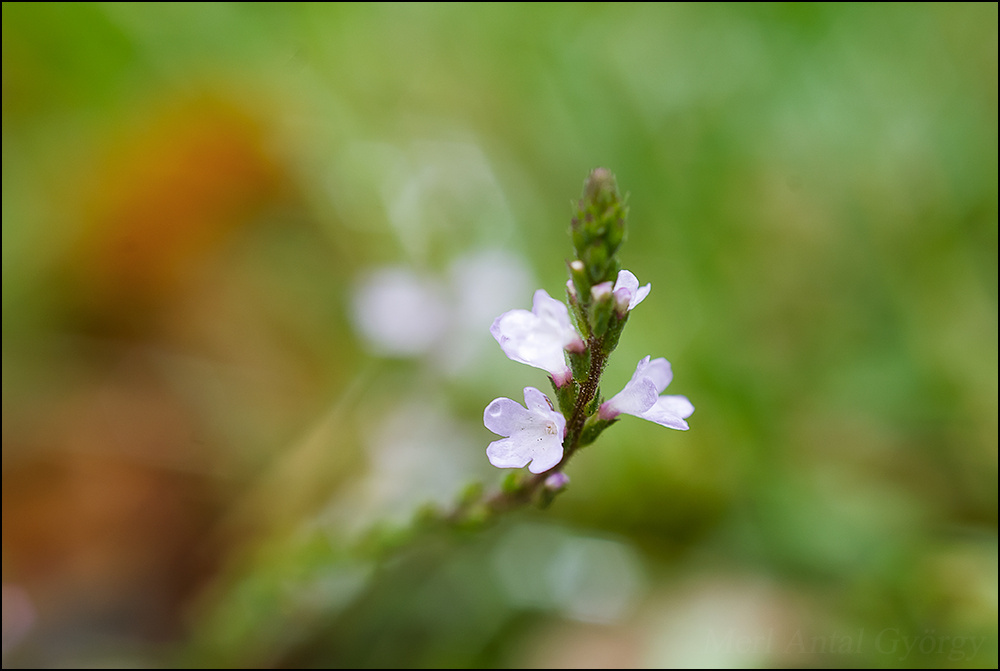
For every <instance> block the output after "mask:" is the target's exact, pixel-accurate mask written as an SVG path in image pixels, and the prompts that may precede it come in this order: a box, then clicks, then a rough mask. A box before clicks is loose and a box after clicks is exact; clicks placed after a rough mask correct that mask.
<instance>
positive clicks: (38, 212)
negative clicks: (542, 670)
mask: <svg viewBox="0 0 1000 671" xmlns="http://www.w3.org/2000/svg"><path fill="white" fill-rule="evenodd" d="M2 36H3V47H2V48H3V176H2V180H3V181H2V183H3V203H2V212H3V232H2V234H3V239H2V242H3V251H2V255H3V271H2V272H3V275H2V280H3V289H2V291H3V464H4V465H3V492H4V493H3V497H4V499H3V501H4V503H3V516H4V517H3V581H4V585H5V588H4V589H5V598H4V604H5V605H4V609H5V610H4V663H5V665H8V664H13V665H22V666H53V665H63V664H74V665H76V664H92V663H112V662H124V663H128V664H162V663H164V661H165V660H177V659H182V660H185V661H186V662H187V663H190V664H196V665H197V664H202V663H207V664H213V665H223V666H230V665H241V664H252V665H254V666H269V665H310V666H312V665H322V666H345V667H352V666H459V667H464V666H503V665H510V666H532V665H536V666H537V665H542V666H558V665H563V664H565V665H567V666H573V665H577V666H579V665H592V666H599V665H607V666H683V665H701V666H719V665H722V666H798V665H805V666H830V665H844V666H851V667H855V666H859V667H863V666H869V665H874V666H907V667H923V666H949V667H951V666H957V667H964V666H976V667H978V666H986V667H989V666H995V665H996V661H997V596H996V594H997V578H996V575H997V503H998V502H997V479H996V473H997V373H996V371H997V345H996V343H997V289H996V287H997V177H998V176H997V9H996V5H995V4H988V5H976V4H960V5H923V4H920V5H882V4H876V5H825V4H800V3H795V4H754V5H749V6H744V5H708V6H705V5H688V4H680V5H673V4H671V5H642V4H638V5H622V6H619V5H564V4H543V5H529V4H523V5H513V6H511V5H450V4H449V5H433V4H432V5H409V4H405V5H381V4H378V5H355V4H346V5H342V4H336V5H314V4H301V5H286V4H280V5H279V4H215V5H207V6H203V5H197V6H195V5H183V4H178V5H174V4H171V5H135V4H73V5H64V4H44V3H38V4H35V3H32V4H21V3H4V5H3V26H2ZM598 165H603V166H606V167H609V168H610V169H612V170H613V171H614V172H615V174H616V175H617V177H618V180H619V183H620V184H621V186H622V188H623V189H624V190H626V191H629V192H630V194H631V195H630V201H629V202H630V205H631V220H630V233H629V241H628V242H627V243H626V245H625V246H624V248H623V251H622V258H623V261H624V263H625V265H626V267H628V268H629V269H630V270H633V271H634V272H635V273H636V274H637V275H638V277H639V278H640V280H641V281H642V282H643V283H645V282H647V281H648V282H652V284H653V292H652V294H651V295H650V298H649V299H647V301H646V302H645V303H644V304H643V305H642V307H641V309H639V310H637V311H636V313H635V314H634V315H633V318H632V319H631V322H632V324H631V325H630V327H629V329H628V330H627V331H626V333H625V335H624V337H623V341H622V345H621V347H620V348H619V350H618V352H617V353H616V354H615V356H614V358H613V360H612V363H611V366H610V367H609V370H608V373H607V376H606V385H607V389H606V392H607V393H614V391H616V390H617V389H618V388H620V385H622V384H624V382H625V381H627V379H628V377H629V375H630V374H631V372H632V370H633V366H634V362H635V361H637V360H638V359H639V358H640V357H642V356H644V355H646V354H652V355H653V356H666V357H667V358H668V359H670V360H671V362H672V363H673V365H674V370H675V375H676V377H675V381H674V382H673V384H672V386H671V390H673V392H672V393H680V394H685V395H687V396H688V397H689V398H691V399H692V401H693V402H694V404H695V407H696V408H697V411H696V413H695V414H694V416H693V417H692V422H691V423H692V430H691V431H690V432H688V433H686V434H678V433H675V432H666V431H663V430H662V429H660V428H658V427H655V426H653V425H651V424H644V423H642V422H639V421H638V420H636V421H634V422H631V421H623V422H621V423H620V424H618V425H616V426H615V427H614V430H613V431H612V432H609V433H608V434H605V436H604V437H603V438H602V440H601V441H600V442H599V443H597V444H596V445H595V446H594V447H592V448H589V449H587V450H585V451H584V452H583V453H582V454H581V455H580V456H579V457H578V458H577V459H576V460H574V462H573V464H572V465H571V466H570V469H569V473H570V476H571V478H572V485H571V488H570V490H569V491H568V492H567V493H566V494H565V495H563V496H562V497H560V499H558V500H557V502H556V504H555V505H554V506H553V508H552V509H550V510H548V511H545V512H543V513H535V512H525V513H519V514H517V515H513V516H511V518H510V519H509V520H506V521H505V522H504V523H503V524H501V525H498V527H495V528H493V529H490V530H488V531H485V532H483V533H482V534H478V535H472V536H470V537H469V538H464V539H447V538H432V539H426V540H425V541H423V542H422V543H418V544H417V545H416V546H415V547H413V548H412V549H411V550H409V552H408V554H405V555H404V556H403V557H402V558H397V560H394V562H390V564H388V565H375V564H373V563H372V562H371V560H370V557H369V556H367V555H364V554H363V553H362V555H360V556H358V555H356V554H353V553H352V552H350V551H349V550H348V543H347V540H346V539H348V538H352V537H353V536H352V534H354V533H357V531H358V529H359V528H364V527H365V526H366V525H367V524H368V523H370V522H372V521H373V520H375V519H377V518H379V517H388V518H391V519H393V520H396V521H398V520H400V519H406V517H407V516H408V515H409V514H410V513H411V512H412V510H414V509H415V508H416V505H417V503H418V502H419V499H420V497H421V495H426V494H428V492H434V493H435V494H436V495H437V496H439V497H440V496H444V498H447V496H448V495H449V493H450V492H451V489H452V487H453V486H454V493H455V494H457V493H458V488H459V486H460V484H461V482H463V481H466V480H471V479H475V478H485V479H486V482H487V483H488V484H493V483H495V482H496V480H497V479H498V475H497V474H496V473H495V472H492V473H491V472H490V469H489V468H488V464H486V463H485V458H484V455H483V452H484V450H485V446H486V444H487V443H488V442H489V440H491V437H490V434H489V433H488V432H487V431H486V430H485V429H484V428H482V426H481V421H480V418H481V412H482V408H483V407H484V406H485V404H486V403H487V402H488V401H489V400H491V399H492V398H494V397H496V396H510V397H517V396H518V394H519V391H520V389H521V388H522V387H523V386H525V385H529V384H530V385H535V386H540V385H541V383H542V382H543V379H542V378H541V374H540V373H539V372H538V371H535V370H533V369H529V368H527V367H523V366H517V365H515V364H513V363H511V362H508V361H506V360H505V359H504V357H503V355H502V353H500V352H499V350H498V348H496V347H495V344H492V340H491V339H490V337H489V335H488V334H487V332H486V329H485V328H483V329H482V330H481V332H480V336H479V337H480V340H476V341H475V342H474V343H472V344H474V345H475V346H476V347H481V349H480V350H476V351H479V352H480V354H479V356H478V357H477V358H476V359H475V360H474V361H473V362H472V363H470V364H469V365H468V366H466V367H464V368H461V369H458V370H457V372H449V373H447V374H446V373H445V372H443V371H444V368H443V367H442V366H441V365H440V364H441V362H440V359H436V358H435V357H434V356H430V355H428V356H425V357H423V358H419V357H418V358H415V359H399V358H396V359H392V358H380V357H378V356H375V355H373V354H372V353H370V351H369V349H368V348H367V347H366V344H365V343H364V342H363V341H362V339H361V337H360V336H359V335H358V334H357V333H356V332H355V331H354V329H353V327H352V322H351V320H350V305H351V300H352V298H351V292H352V291H353V289H354V288H355V287H356V285H357V282H359V281H360V279H359V278H361V277H363V276H364V273H366V272H367V271H369V270H371V269H373V268H377V267H380V266H382V265H386V264H392V265H401V266H404V267H406V268H408V269H411V270H413V271H414V272H417V273H421V274H422V276H425V277H429V278H436V281H438V280H439V281H441V282H446V281H447V279H446V278H447V277H448V273H449V268H450V267H451V266H452V264H453V263H455V262H456V260H459V259H462V258H468V255H469V254H470V253H474V252H477V251H480V250H484V249H494V248H500V249H503V250H506V251H509V252H512V253H514V254H516V255H518V256H519V257H520V258H522V259H523V260H524V262H525V264H526V265H527V267H528V268H529V269H530V270H531V272H533V273H534V274H535V276H536V278H537V282H538V286H541V287H544V288H546V289H547V290H548V291H549V292H550V293H552V294H553V295H555V294H557V293H558V292H559V290H560V288H561V286H562V284H563V282H564V281H565V269H564V266H563V260H564V259H565V258H566V257H567V256H568V255H569V253H570V246H569V241H568V238H567V237H566V229H567V226H568V217H569V206H568V202H569V201H570V200H571V199H573V198H575V197H576V196H577V195H578V193H579V190H580V187H581V184H582V180H583V178H584V177H585V176H586V174H587V172H588V171H589V170H590V169H591V168H593V167H595V166H598ZM529 301H530V294H525V295H524V296H523V298H522V300H521V303H520V304H518V305H510V306H509V307H511V308H512V307H526V306H527V305H528V303H529ZM462 337H463V338H465V339H468V340H470V342H471V341H473V340H475V338H474V336H471V335H470V336H464V335H463V336H462ZM421 404H423V405H421ZM413 407H417V408H425V410H422V411H419V412H422V413H423V414H424V416H426V417H432V418H434V423H433V424H431V425H430V426H419V427H417V426H415V427H414V429H413V432H412V435H410V436H404V437H403V438H405V439H406V440H403V442H404V443H405V445H403V446H402V447H401V446H399V445H395V443H394V444H393V445H394V446H386V445H383V444H382V443H380V441H383V440H390V441H392V440H395V441H399V440H402V439H400V438H399V437H398V436H394V435H392V436H390V437H389V438H386V437H384V432H383V431H380V430H379V429H378V428H377V427H380V426H382V427H384V426H385V425H387V424H392V423H393V422H397V423H398V422H404V425H405V421H409V420H405V419H403V420H400V419H398V417H399V416H402V417H404V418H405V417H409V416H410V415H407V414H406V412H411V410H406V411H405V412H404V411H402V410H399V409H400V408H404V409H405V408H413ZM397 412H403V415H398V414H396V413H397ZM393 417H397V419H392V418H393ZM438 424H439V425H440V426H441V429H440V435H437V434H436V433H435V428H434V426H435V425H438ZM390 434H391V432H390ZM462 450H464V452H463V451H462ZM386 455H388V456H386ZM404 458H405V459H412V460H413V462H412V463H413V464H415V465H414V466H413V467H412V468H410V467H407V468H399V467H395V468H393V467H392V463H393V460H398V459H404ZM380 459H382V461H380ZM386 459H388V460H389V461H388V462H386V461H385V460H386ZM386 463H389V467H387V466H386ZM406 463H409V462H406ZM452 471H455V472H457V475H454V474H452ZM407 473H409V474H410V481H407V479H406V474H407ZM401 474H402V476H403V479H402V480H401V479H400V476H401ZM449 474H451V475H449ZM448 478H452V479H448ZM414 481H418V482H414ZM529 521H530V522H531V523H533V524H540V525H548V527H551V534H552V535H553V536H552V537H554V538H563V539H564V541H561V542H564V545H560V546H559V547H563V548H564V549H565V548H575V547H591V546H589V545H587V544H586V543H587V542H594V539H606V540H607V539H609V540H611V541H613V542H616V543H618V544H620V547H622V548H625V550H623V551H628V552H632V553H634V554H635V556H636V557H639V558H640V559H638V560H636V561H639V562H640V564H641V565H642V566H643V567H644V568H643V571H642V575H643V576H644V577H643V578H642V580H643V581H644V582H643V583H642V584H643V588H642V589H641V590H639V593H637V594H636V595H634V596H633V597H632V601H631V602H630V603H631V611H630V612H629V614H628V615H621V616H617V619H612V620H609V621H604V622H598V623H593V622H581V621H580V619H579V618H578V617H576V616H574V615H573V612H574V611H573V610H572V608H571V607H570V606H568V605H567V603H569V602H563V601H558V599H556V598H555V597H552V599H550V600H549V601H545V600H544V599H542V600H541V601H540V602H539V603H537V604H535V605H533V606H526V605H525V604H524V603H523V602H521V601H518V600H517V599H516V598H514V597H513V596H511V593H510V592H509V590H506V588H504V586H503V585H504V583H503V581H502V580H501V579H500V578H499V577H498V576H500V575H503V572H502V571H501V570H500V569H497V568H495V566H496V564H497V562H501V561H503V560H504V558H507V559H509V558H510V557H515V558H516V557H517V556H518V552H517V548H518V547H520V545H519V544H520V543H522V542H523V541H522V540H518V539H523V538H524V537H525V534H524V533H522V530H523V529H524V528H532V529H534V528H535V527H525V526H524V525H525V524H527V523H528V522H529ZM543 528H547V527H543ZM387 533H392V532H391V531H387ZM560 534H563V535H560ZM573 539H576V540H573ZM574 543H576V545H574ZM616 547H617V546H616ZM511 548H514V550H511ZM523 552H524V556H525V557H529V556H532V555H531V554H530V548H528V547H525V548H524V549H523ZM566 552H569V553H570V554H569V555H567V556H577V555H575V554H573V552H576V551H575V550H573V551H571V550H569V549H567V550H566ZM556 555H558V553H556ZM630 556H631V555H630ZM524 561H527V560H524ZM595 570H597V569H595ZM498 571H500V572H499V573H498ZM545 571H551V573H545V575H552V576H560V575H561V576H563V577H564V579H565V580H567V581H569V582H567V583H566V584H567V585H577V583H573V582H572V580H570V578H567V577H565V576H566V575H570V574H572V571H571V567H567V566H562V565H556V566H554V567H550V568H546V569H545ZM614 572H615V569H614V567H612V566H606V567H604V568H603V569H602V570H601V571H599V573H604V574H610V573H614ZM581 575H584V574H581ZM552 580H555V578H552ZM8 587H9V588H10V589H11V590H20V591H16V594H19V595H26V596H27V603H28V604H29V606H30V608H28V610H27V611H25V610H24V609H21V610H16V609H12V610H11V613H10V614H9V613H8V602H9V603H15V601H16V600H15V599H8V597H7V595H8ZM574 589H576V591H577V592H579V591H580V589H582V588H580V587H579V585H577V587H575V588H574ZM505 590H506V591H505ZM10 593H11V594H14V593H15V592H10ZM18 598H20V597H18ZM21 601H23V599H22V600H21ZM21 601H17V603H21ZM25 613H27V614H25ZM684 613H689V616H687V617H684V616H683V614H684ZM19 632H20V633H19ZM959 640H962V641H964V643H963V644H962V645H963V646H964V647H963V648H961V650H958V648H959V647H960V646H959V644H958V643H957V641H959ZM845 641H846V643H845ZM907 641H909V642H910V643H912V645H911V648H910V650H909V651H907V650H906V648H905V646H906V644H907ZM975 641H979V643H980V645H979V647H977V648H976V650H975V653H974V654H973V650H972V644H973V643H974V642H975ZM894 642H895V643H894ZM921 643H925V644H926V645H924V646H923V649H922V648H921V647H920V644H921ZM930 643H933V645H930ZM960 652H961V653H962V654H959V653H960Z"/></svg>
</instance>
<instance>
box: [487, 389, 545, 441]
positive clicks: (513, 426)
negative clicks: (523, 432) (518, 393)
mask: <svg viewBox="0 0 1000 671" xmlns="http://www.w3.org/2000/svg"><path fill="white" fill-rule="evenodd" d="M532 418H533V414H532V413H531V412H530V411H529V410H526V409H525V408H524V407H523V406H522V405H521V404H520V403H518V402H517V401H514V400H512V399H509V398H497V399H494V400H493V401H492V402H491V403H490V404H489V405H488V406H486V410H485V411H484V412H483V424H484V425H485V426H486V428H487V429H489V430H490V431H492V432H493V433H495V434H498V435H500V436H510V435H512V434H513V433H515V432H516V431H518V430H519V429H520V428H521V427H522V426H525V425H526V424H529V423H530V422H531V421H532Z"/></svg>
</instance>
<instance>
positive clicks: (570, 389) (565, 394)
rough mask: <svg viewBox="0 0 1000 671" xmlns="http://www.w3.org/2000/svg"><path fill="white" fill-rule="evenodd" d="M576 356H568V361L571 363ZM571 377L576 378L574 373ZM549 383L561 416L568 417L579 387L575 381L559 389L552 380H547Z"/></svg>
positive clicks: (574, 403) (574, 372)
mask: <svg viewBox="0 0 1000 671" xmlns="http://www.w3.org/2000/svg"><path fill="white" fill-rule="evenodd" d="M575 356H578V355H574V354H570V361H571V362H572V361H573V359H574V357H575ZM573 377H574V378H576V371H575V370H574V371H573ZM549 382H551V383H552V391H553V393H555V396H556V404H557V405H558V406H559V412H561V413H562V414H563V416H564V417H569V416H570V415H571V414H572V412H573V407H574V406H575V405H576V397H577V394H578V393H579V389H580V387H579V385H578V384H577V383H576V379H573V380H570V381H569V382H568V383H567V384H564V385H563V386H561V387H559V386H557V385H556V383H555V382H553V380H552V378H551V377H550V378H549Z"/></svg>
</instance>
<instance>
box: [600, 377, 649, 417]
mask: <svg viewBox="0 0 1000 671" xmlns="http://www.w3.org/2000/svg"><path fill="white" fill-rule="evenodd" d="M654 403H656V386H655V385H654V384H653V382H652V380H649V379H647V378H644V377H643V378H639V379H638V380H636V379H634V378H633V379H632V380H631V381H630V382H629V383H628V384H626V385H625V388H624V389H622V390H621V391H620V392H618V393H617V394H615V395H614V396H612V397H611V399H610V400H608V401H607V402H605V403H604V404H603V405H602V407H601V416H602V417H607V418H608V419H611V418H612V417H615V416H617V415H620V414H622V413H624V414H626V415H639V414H640V413H643V412H645V411H646V410H649V408H650V407H652V405H653V404H654Z"/></svg>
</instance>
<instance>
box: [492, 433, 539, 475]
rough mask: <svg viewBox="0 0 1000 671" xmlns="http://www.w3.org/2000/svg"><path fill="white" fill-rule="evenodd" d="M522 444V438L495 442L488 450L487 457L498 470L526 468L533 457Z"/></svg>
mask: <svg viewBox="0 0 1000 671" xmlns="http://www.w3.org/2000/svg"><path fill="white" fill-rule="evenodd" d="M522 443H523V440H522V439H521V438H520V437H518V438H504V439H503V440H495V441H493V442H492V443H490V445H489V447H487V448H486V456H487V457H489V460H490V463H491V464H493V465H494V466H496V467H497V468H524V467H525V466H527V465H528V462H530V461H531V459H532V456H531V454H530V453H529V452H528V450H525V449H524V447H523V445H522Z"/></svg>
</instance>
